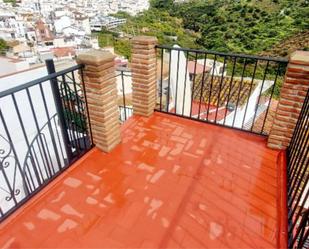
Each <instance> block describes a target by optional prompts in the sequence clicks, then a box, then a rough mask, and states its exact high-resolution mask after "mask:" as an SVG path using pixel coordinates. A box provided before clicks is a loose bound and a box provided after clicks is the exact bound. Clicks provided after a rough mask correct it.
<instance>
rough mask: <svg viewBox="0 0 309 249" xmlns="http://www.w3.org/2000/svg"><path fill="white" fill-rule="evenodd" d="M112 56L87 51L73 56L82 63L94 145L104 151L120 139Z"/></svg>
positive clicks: (103, 52)
mask: <svg viewBox="0 0 309 249" xmlns="http://www.w3.org/2000/svg"><path fill="white" fill-rule="evenodd" d="M114 59H115V57H114V55H113V54H111V53H110V52H105V51H101V50H91V51H90V52H87V53H84V54H80V55H79V56H78V57H77V62H78V63H79V64H84V65H85V68H84V70H83V72H84V82H85V89H84V90H85V91H86V94H87V100H88V108H89V116H90V122H91V128H92V135H93V140H94V144H95V145H96V146H97V147H98V148H99V149H101V150H102V151H104V152H109V151H111V150H112V149H113V148H114V147H115V146H116V145H117V144H119V142H120V124H119V110H118V103H117V86H116V74H115V70H116V69H115V62H114Z"/></svg>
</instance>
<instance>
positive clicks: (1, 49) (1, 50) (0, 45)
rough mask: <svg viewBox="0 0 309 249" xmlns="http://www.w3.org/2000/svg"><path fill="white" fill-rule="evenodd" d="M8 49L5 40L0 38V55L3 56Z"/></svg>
mask: <svg viewBox="0 0 309 249" xmlns="http://www.w3.org/2000/svg"><path fill="white" fill-rule="evenodd" d="M7 49H8V45H7V43H6V41H5V40H3V39H1V38H0V55H4V54H5V52H6V51H7Z"/></svg>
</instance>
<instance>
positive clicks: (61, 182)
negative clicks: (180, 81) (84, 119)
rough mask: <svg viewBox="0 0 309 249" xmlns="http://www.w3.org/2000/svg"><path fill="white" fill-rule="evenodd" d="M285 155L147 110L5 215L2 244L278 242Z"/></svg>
mask: <svg viewBox="0 0 309 249" xmlns="http://www.w3.org/2000/svg"><path fill="white" fill-rule="evenodd" d="M283 159H284V155H283V153H281V152H279V151H273V150H270V149H267V148H266V141H265V138H261V137H258V136H255V135H251V134H244V133H242V132H240V131H234V130H231V129H227V128H221V127H216V126H213V125H208V124H201V123H199V122H196V121H191V120H185V119H184V120H183V119H180V118H177V117H174V116H170V115H167V114H160V113H155V114H154V115H153V116H152V117H150V118H143V117H135V116H134V117H133V118H131V119H129V121H128V122H127V123H126V124H125V126H124V127H123V128H122V142H121V144H119V145H118V146H117V147H116V148H115V149H114V150H113V151H112V152H111V153H109V154H105V153H102V152H100V151H99V150H98V149H95V148H94V149H92V150H91V151H90V152H88V153H87V154H86V155H85V156H84V157H83V158H82V159H80V160H79V161H77V162H76V163H75V164H74V165H72V166H71V167H70V169H69V170H67V171H66V172H65V173H63V174H62V175H61V176H60V177H59V178H57V179H56V180H55V181H54V182H53V183H51V184H50V185H49V186H48V187H46V188H45V189H44V190H43V191H42V192H41V193H40V194H39V195H38V196H36V197H35V198H34V199H33V200H31V201H29V204H27V205H26V206H24V207H23V208H22V209H21V210H19V211H17V212H16V214H14V215H13V217H12V220H9V222H8V224H7V225H6V226H5V229H3V230H2V232H1V246H3V245H5V244H7V245H9V246H11V247H14V246H16V247H17V246H20V247H30V248H34V247H40V248H43V247H55V246H57V247H59V248H64V247H65V248H66V247H75V248H76V247H100V248H101V247H105V248H120V247H127V248H166V247H168V248H278V247H277V245H278V243H279V242H280V236H282V235H281V232H282V229H283V230H284V224H281V222H282V220H281V219H282V213H281V210H282V207H281V205H282V203H281V202H280V200H281V198H282V194H283V193H281V189H282V183H281V180H282V175H283V170H284V169H285V165H284V160H283Z"/></svg>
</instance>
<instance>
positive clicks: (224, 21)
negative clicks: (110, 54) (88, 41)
mask: <svg viewBox="0 0 309 249" xmlns="http://www.w3.org/2000/svg"><path fill="white" fill-rule="evenodd" d="M151 5H152V7H151V8H150V9H149V10H147V11H145V12H143V13H141V14H139V15H138V16H135V17H131V16H128V15H127V14H125V13H118V14H117V16H121V17H126V18H127V19H128V21H127V23H126V24H125V25H123V26H122V27H121V28H120V29H119V30H117V31H122V32H123V33H124V38H119V37H117V36H118V35H116V33H115V34H114V35H113V34H112V35H111V34H107V33H106V32H103V33H102V34H100V42H101V45H102V46H103V45H106V41H107V43H108V44H109V45H113V44H115V47H116V51H118V52H120V53H122V54H125V55H126V56H127V57H130V51H129V45H128V44H129V38H130V37H132V36H135V35H154V36H157V37H158V38H159V42H160V44H175V43H177V44H179V45H180V46H182V47H189V48H203V49H208V50H216V51H222V52H227V51H229V52H237V53H239V52H242V53H249V54H260V53H263V51H270V50H271V49H272V47H277V48H278V47H280V43H281V42H283V41H287V40H289V39H290V38H291V37H293V36H295V35H296V34H299V33H300V32H304V31H307V30H309V1H308V0H192V1H187V2H184V3H173V1H172V0H151ZM305 34H308V33H307V32H305ZM107 36H109V38H107ZM291 40H293V39H291ZM299 44H301V46H302V47H296V48H295V49H308V46H309V45H308V44H307V42H305V43H299ZM280 54H284V53H280Z"/></svg>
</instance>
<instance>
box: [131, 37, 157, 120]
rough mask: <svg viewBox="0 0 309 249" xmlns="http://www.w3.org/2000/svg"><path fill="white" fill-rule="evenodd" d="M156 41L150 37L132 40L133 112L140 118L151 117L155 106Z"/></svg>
mask: <svg viewBox="0 0 309 249" xmlns="http://www.w3.org/2000/svg"><path fill="white" fill-rule="evenodd" d="M157 43H158V40H157V38H155V37H150V36H138V37H135V38H133V39H132V45H133V53H132V64H131V67H132V82H133V83H132V89H133V94H132V95H133V101H132V102H133V112H134V114H138V115H142V116H150V115H152V113H153V111H154V108H155V105H156V86H157V59H156V49H155V46H156V45H157Z"/></svg>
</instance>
